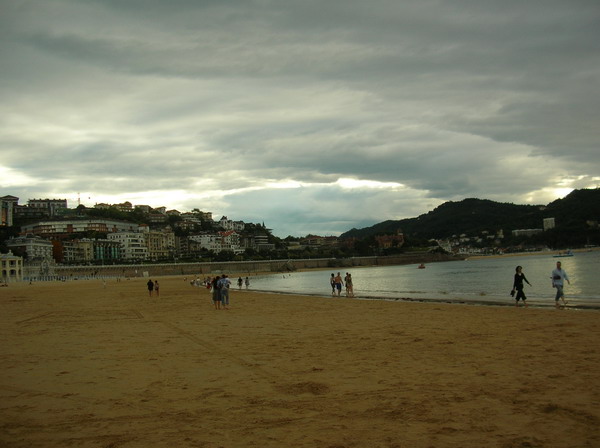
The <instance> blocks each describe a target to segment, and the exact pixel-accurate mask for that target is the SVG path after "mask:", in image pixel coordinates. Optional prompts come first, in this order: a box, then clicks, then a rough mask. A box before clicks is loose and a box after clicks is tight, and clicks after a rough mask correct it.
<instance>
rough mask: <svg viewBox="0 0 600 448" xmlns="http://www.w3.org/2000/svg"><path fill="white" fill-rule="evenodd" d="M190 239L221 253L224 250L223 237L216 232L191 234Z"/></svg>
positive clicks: (205, 247) (202, 246) (204, 247)
mask: <svg viewBox="0 0 600 448" xmlns="http://www.w3.org/2000/svg"><path fill="white" fill-rule="evenodd" d="M188 239H189V240H190V241H195V242H196V243H198V244H199V245H200V247H201V248H203V249H207V250H212V251H213V252H216V253H219V252H221V251H222V250H223V244H222V238H221V237H220V236H219V235H217V234H215V233H205V234H201V235H190V236H189V237H188Z"/></svg>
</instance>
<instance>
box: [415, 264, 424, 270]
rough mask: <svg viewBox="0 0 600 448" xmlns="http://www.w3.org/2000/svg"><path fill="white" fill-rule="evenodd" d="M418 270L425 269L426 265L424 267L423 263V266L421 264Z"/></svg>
mask: <svg viewBox="0 0 600 448" xmlns="http://www.w3.org/2000/svg"><path fill="white" fill-rule="evenodd" d="M417 269H425V265H424V264H423V263H421V264H420V265H419V266H418V267H417Z"/></svg>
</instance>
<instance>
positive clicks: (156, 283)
mask: <svg viewBox="0 0 600 448" xmlns="http://www.w3.org/2000/svg"><path fill="white" fill-rule="evenodd" d="M159 288H160V286H159V285H158V280H156V281H155V282H154V292H155V293H156V297H158V296H160V291H159Z"/></svg>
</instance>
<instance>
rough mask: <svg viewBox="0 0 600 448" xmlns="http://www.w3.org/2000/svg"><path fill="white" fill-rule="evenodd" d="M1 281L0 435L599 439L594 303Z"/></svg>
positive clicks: (4, 441) (174, 281)
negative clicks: (569, 306) (222, 303)
mask: <svg viewBox="0 0 600 448" xmlns="http://www.w3.org/2000/svg"><path fill="white" fill-rule="evenodd" d="M146 281H147V279H132V280H129V281H122V282H119V283H117V282H115V281H114V280H113V281H109V282H107V285H106V288H104V287H103V284H102V282H100V281H80V282H72V283H48V284H34V285H27V284H18V285H15V284H11V285H10V286H9V287H8V288H0V307H1V308H0V309H1V318H0V332H1V337H2V346H1V349H0V360H1V363H0V366H1V377H0V446H2V447H4V446H6V447H28V448H29V447H44V448H48V447H69V446H74V447H103V448H108V447H111V448H115V447H124V448H126V447H152V448H158V447H277V448H281V447H326V448H334V447H335V448H342V447H393V448H399V447H416V448H419V447H463V448H464V447H478V448H479V447H502V448H517V447H590V448H591V447H598V446H600V375H598V369H599V367H600V348H599V344H598V340H599V336H600V314H599V312H598V311H573V310H554V309H545V308H544V309H541V308H538V309H536V308H529V309H522V308H521V309H515V308H507V307H491V306H473V305H449V304H436V303H407V302H388V301H363V300H350V299H345V298H341V299H337V298H336V299H333V298H331V297H303V296H287V295H277V294H265V293H257V292H252V291H248V292H247V291H238V290H237V288H233V289H232V291H231V305H232V307H231V309H230V310H227V311H225V310H221V311H216V310H215V309H214V307H213V306H212V304H211V302H210V297H209V293H208V292H207V290H205V289H200V288H192V287H191V286H190V285H189V283H185V282H183V279H182V278H161V279H160V283H161V296H160V297H159V298H157V297H153V298H149V297H148V293H147V290H146V284H145V283H146Z"/></svg>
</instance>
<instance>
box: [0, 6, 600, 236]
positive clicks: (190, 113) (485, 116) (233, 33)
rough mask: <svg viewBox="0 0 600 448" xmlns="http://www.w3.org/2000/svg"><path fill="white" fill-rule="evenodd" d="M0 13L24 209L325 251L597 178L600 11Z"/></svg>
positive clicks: (10, 154) (0, 82) (2, 165)
mask: <svg viewBox="0 0 600 448" xmlns="http://www.w3.org/2000/svg"><path fill="white" fill-rule="evenodd" d="M2 5H3V15H2V16H1V17H0V38H1V39H0V56H2V59H3V61H5V62H6V63H5V64H3V70H2V73H1V74H0V94H2V98H3V99H4V101H3V102H2V103H0V117H2V118H0V156H1V157H0V175H3V177H0V186H1V187H2V191H3V194H13V195H16V196H19V197H22V198H23V200H26V199H27V198H29V197H33V196H35V197H43V196H53V195H59V196H61V197H64V196H68V197H76V193H77V192H86V193H85V197H88V198H91V199H90V201H92V202H94V201H95V200H96V199H98V200H100V199H102V201H104V200H106V201H109V200H110V199H111V198H114V199H115V201H116V200H121V199H123V198H126V197H127V195H130V197H132V198H135V199H136V200H139V202H145V203H150V205H155V206H158V205H165V206H167V207H169V208H170V207H182V208H184V207H188V208H195V207H199V208H202V209H206V210H208V209H212V210H213V211H214V212H215V213H217V214H218V213H222V214H226V215H228V216H230V217H232V218H234V219H247V220H252V221H255V222H262V221H265V223H266V224H267V225H268V226H269V227H272V228H273V229H274V230H275V232H276V234H278V235H283V236H285V235H287V234H303V233H309V232H310V233H324V234H338V233H341V232H343V231H345V230H347V229H349V228H352V227H360V226H362V225H367V224H372V223H374V222H379V221H382V220H385V219H399V218H405V217H411V216H416V215H418V214H420V213H423V212H426V211H428V210H429V209H431V208H432V207H435V206H436V205H438V204H439V203H441V202H443V201H445V200H459V199H461V198H463V197H473V196H477V197H484V198H490V199H495V200H500V201H505V202H517V203H523V202H536V203H546V202H549V201H551V200H553V199H556V196H557V195H558V194H561V193H562V194H564V192H566V191H568V188H584V187H596V186H597V184H598V179H599V178H600V169H599V167H600V160H599V157H600V156H599V154H600V152H599V151H598V142H599V141H600V138H599V137H600V135H599V132H600V131H598V126H597V123H598V121H599V120H598V118H599V117H598V114H599V112H598V111H599V104H598V96H597V95H596V94H595V92H597V91H598V89H599V88H600V85H599V84H600V76H599V73H600V61H599V60H598V57H597V54H598V50H599V48H598V47H599V46H600V44H599V42H600V39H599V38H600V35H599V34H600V32H599V31H598V27H597V26H596V25H597V23H598V19H599V18H600V8H598V6H597V2H595V1H591V0H590V1H585V0H577V1H573V2H569V3H568V4H567V3H565V2H562V1H558V0H556V1H546V2H543V3H540V2H525V3H523V2H517V1H507V2H501V3H500V2H491V1H472V0H462V1H456V2H443V1H438V0H435V1H434V0H425V1H418V2H417V1H414V2H400V3H399V2H395V1H391V0H389V1H388V0H377V1H376V2H371V3H364V2H358V1H344V2H341V1H332V2H325V3H323V2H318V3H317V2H314V1H302V2H284V3H282V2H274V1H269V0H256V1H244V2H235V3H233V2H227V3H226V4H224V3H223V2H218V1H202V2H198V1H186V0H175V1H173V2H160V1H141V0H123V1H116V0H114V1H109V0H87V1H74V0H54V1H48V2H43V3H41V4H36V5H35V7H33V5H31V4H28V3H18V4H17V3H14V2H2ZM31 160H36V161H38V163H32V162H31ZM2 173H4V174H2ZM8 176H11V178H10V179H9V178H8ZM339 179H355V180H356V181H366V182H362V183H356V184H355V185H354V186H352V185H351V184H349V183H348V182H347V181H346V183H340V182H338V180H339ZM286 182H292V183H294V182H295V183H296V185H297V186H298V185H301V186H300V187H299V188H281V186H282V185H285V184H286ZM378 182H379V183H378ZM95 198H96V199H95ZM123 200H124V199H123ZM153 201H154V202H153ZM158 201H162V203H157V202H158ZM90 205H91V204H90Z"/></svg>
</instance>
